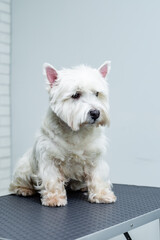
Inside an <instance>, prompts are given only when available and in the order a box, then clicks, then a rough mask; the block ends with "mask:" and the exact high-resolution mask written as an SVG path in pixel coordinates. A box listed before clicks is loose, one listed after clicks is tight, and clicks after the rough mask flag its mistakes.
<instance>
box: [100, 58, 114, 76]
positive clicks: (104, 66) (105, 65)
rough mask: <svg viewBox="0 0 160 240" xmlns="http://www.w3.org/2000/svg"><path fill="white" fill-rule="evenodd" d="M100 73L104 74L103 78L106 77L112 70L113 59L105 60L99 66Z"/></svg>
mask: <svg viewBox="0 0 160 240" xmlns="http://www.w3.org/2000/svg"><path fill="white" fill-rule="evenodd" d="M98 70H99V72H100V74H101V75H102V77H103V78H105V77H106V76H107V75H108V73H109V72H110V70H111V61H106V62H104V63H103V64H102V65H101V66H100V67H99V68H98Z"/></svg>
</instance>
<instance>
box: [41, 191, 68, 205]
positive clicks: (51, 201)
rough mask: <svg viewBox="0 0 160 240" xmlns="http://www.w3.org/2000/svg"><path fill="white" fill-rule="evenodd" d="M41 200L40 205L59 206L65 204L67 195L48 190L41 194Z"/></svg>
mask: <svg viewBox="0 0 160 240" xmlns="http://www.w3.org/2000/svg"><path fill="white" fill-rule="evenodd" d="M41 201H42V205H44V206H48V207H60V206H65V205H66V204H67V197H66V196H65V195H64V194H63V195H59V194H56V193H52V192H49V193H47V194H45V195H43V197H42V199H41Z"/></svg>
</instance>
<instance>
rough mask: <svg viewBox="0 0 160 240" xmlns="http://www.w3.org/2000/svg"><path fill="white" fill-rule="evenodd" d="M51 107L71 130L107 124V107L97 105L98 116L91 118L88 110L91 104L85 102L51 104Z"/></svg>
mask: <svg viewBox="0 0 160 240" xmlns="http://www.w3.org/2000/svg"><path fill="white" fill-rule="evenodd" d="M51 109H52V111H54V112H55V113H56V115H57V116H58V117H59V118H60V119H61V120H63V121H64V122H65V123H66V124H67V125H68V126H69V127H70V128H71V129H72V130H73V131H79V130H80V129H81V128H82V127H84V126H85V127H87V126H88V127H91V126H92V127H94V126H96V127H98V126H105V125H108V126H109V116H108V111H107V108H105V107H104V106H98V110H99V111H100V117H99V118H98V119H96V120H94V119H92V118H91V116H90V114H89V111H90V110H91V106H90V105H87V104H76V105H74V104H65V103H64V104H58V103H56V104H55V105H54V104H53V103H52V104H51Z"/></svg>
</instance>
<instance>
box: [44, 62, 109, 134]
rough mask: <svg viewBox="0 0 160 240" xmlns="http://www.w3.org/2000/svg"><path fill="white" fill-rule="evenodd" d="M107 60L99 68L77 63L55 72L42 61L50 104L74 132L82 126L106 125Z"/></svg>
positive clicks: (107, 117) (107, 107)
mask: <svg viewBox="0 0 160 240" xmlns="http://www.w3.org/2000/svg"><path fill="white" fill-rule="evenodd" d="M110 68H111V63H110V61H107V62H105V63H104V64H103V65H101V66H100V68H99V69H93V68H90V67H88V66H84V65H81V66H78V67H75V68H72V69H62V70H61V71H57V70H56V69H55V68H54V67H53V66H51V65H50V64H48V63H45V64H44V69H43V70H44V74H45V76H46V78H47V85H48V87H47V88H48V92H49V98H50V107H51V109H52V111H53V112H55V113H56V115H57V116H58V117H59V118H61V119H62V120H63V121H64V122H65V123H67V125H68V126H69V127H71V129H72V130H73V131H78V130H79V129H80V128H81V127H82V126H84V125H86V126H87V125H91V124H92V125H93V126H99V125H102V126H104V125H106V124H107V125H109V116H108V111H109V103H108V85H107V82H106V80H105V78H106V77H107V75H108V73H109V71H110Z"/></svg>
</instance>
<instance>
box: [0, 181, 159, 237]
mask: <svg viewBox="0 0 160 240" xmlns="http://www.w3.org/2000/svg"><path fill="white" fill-rule="evenodd" d="M113 190H114V192H115V194H116V196H117V202H116V203H114V204H92V203H89V202H88V201H87V196H86V195H84V193H82V192H68V193H67V196H68V204H67V206H65V207H45V206H42V205H41V202H40V196H39V195H36V196H33V197H19V196H15V195H8V196H3V197H0V238H8V239H13V240H22V239H25V240H32V239H34V240H41V239H43V240H51V239H52V240H53V239H56V240H62V239H63V240H65V239H67V240H68V239H69V240H72V239H77V238H80V237H83V236H86V235H88V234H91V233H94V232H97V231H100V230H102V229H107V228H110V227H114V226H116V225H117V224H120V223H123V222H126V221H128V220H130V219H133V218H136V217H138V216H140V215H144V214H146V213H149V212H152V211H154V210H156V209H160V188H153V187H141V186H132V185H120V184H114V188H113Z"/></svg>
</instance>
